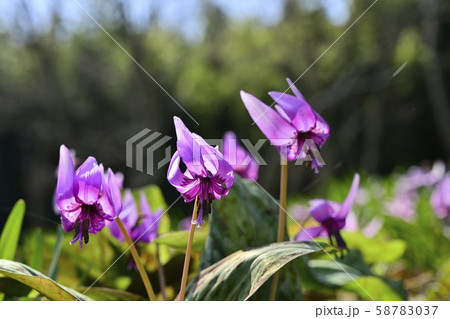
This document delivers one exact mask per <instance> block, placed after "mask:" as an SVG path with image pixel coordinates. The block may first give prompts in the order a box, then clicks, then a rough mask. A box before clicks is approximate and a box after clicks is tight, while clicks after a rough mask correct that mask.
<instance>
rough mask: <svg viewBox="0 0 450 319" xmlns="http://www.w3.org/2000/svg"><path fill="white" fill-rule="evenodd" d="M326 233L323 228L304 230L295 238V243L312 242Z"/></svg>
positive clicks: (316, 227)
mask: <svg viewBox="0 0 450 319" xmlns="http://www.w3.org/2000/svg"><path fill="white" fill-rule="evenodd" d="M324 231H325V229H324V228H323V227H322V226H315V227H308V228H304V229H302V230H300V232H299V233H298V234H297V236H295V241H312V240H314V238H316V237H319V236H320V235H321V234H322V233H323V232H324Z"/></svg>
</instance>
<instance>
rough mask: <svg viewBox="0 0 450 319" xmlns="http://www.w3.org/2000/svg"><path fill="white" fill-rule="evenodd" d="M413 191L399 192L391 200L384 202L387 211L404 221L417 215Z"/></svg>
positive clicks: (410, 219)
mask: <svg viewBox="0 0 450 319" xmlns="http://www.w3.org/2000/svg"><path fill="white" fill-rule="evenodd" d="M416 197H417V195H416V194H415V193H401V194H398V195H397V196H395V197H394V200H393V201H392V202H388V203H386V204H385V207H386V210H387V212H388V213H389V214H390V215H392V216H394V217H398V218H401V219H403V220H405V221H412V220H414V218H415V217H416V215H417V212H416Z"/></svg>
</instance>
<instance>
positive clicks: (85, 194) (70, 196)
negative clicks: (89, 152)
mask: <svg viewBox="0 0 450 319" xmlns="http://www.w3.org/2000/svg"><path fill="white" fill-rule="evenodd" d="M55 198H56V204H57V205H58V207H59V209H60V211H61V224H62V227H63V229H64V230H65V231H66V232H70V231H72V230H75V236H74V238H73V240H72V241H71V242H70V244H73V243H75V242H76V241H77V240H78V241H79V242H80V247H83V240H84V243H86V244H87V243H88V241H89V233H91V234H96V233H97V232H99V231H100V230H102V229H103V227H105V225H106V222H107V221H111V220H113V219H114V218H116V217H117V215H118V213H119V212H120V211H121V209H122V199H121V198H120V190H119V187H118V185H117V180H116V177H115V175H114V173H113V172H112V170H111V169H108V174H107V175H105V174H104V169H103V165H102V164H100V165H98V164H97V161H96V159H95V158H94V157H88V158H87V159H86V161H85V162H84V163H83V164H81V166H80V167H79V168H78V169H77V170H76V171H74V165H73V159H72V157H71V155H70V151H69V150H68V149H67V147H65V146H64V145H61V148H60V157H59V168H58V183H57V186H56V196H55Z"/></svg>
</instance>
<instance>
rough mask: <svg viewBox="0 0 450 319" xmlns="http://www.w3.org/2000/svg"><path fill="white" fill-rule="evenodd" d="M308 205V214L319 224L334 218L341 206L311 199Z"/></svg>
mask: <svg viewBox="0 0 450 319" xmlns="http://www.w3.org/2000/svg"><path fill="white" fill-rule="evenodd" d="M309 203H310V209H309V213H310V214H311V216H312V217H313V218H314V219H315V220H317V221H318V222H319V223H321V222H323V221H325V220H327V219H328V218H335V217H336V214H337V213H338V212H339V210H340V209H341V206H342V205H341V204H340V203H336V202H332V201H328V200H324V199H313V200H311V201H310V202H309Z"/></svg>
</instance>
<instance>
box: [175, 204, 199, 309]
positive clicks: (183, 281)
mask: <svg viewBox="0 0 450 319" xmlns="http://www.w3.org/2000/svg"><path fill="white" fill-rule="evenodd" d="M198 206H199V202H198V196H197V198H195V204H194V211H193V212H192V220H191V229H190V230H189V239H188V243H187V247H186V255H185V257H184V266H183V275H182V277H181V287H180V299H179V300H180V301H184V294H185V292H186V284H187V277H188V272H189V263H190V261H191V250H192V243H193V241H194V233H195V227H197V225H195V224H193V223H192V222H194V221H195V220H196V219H197V211H198Z"/></svg>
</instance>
